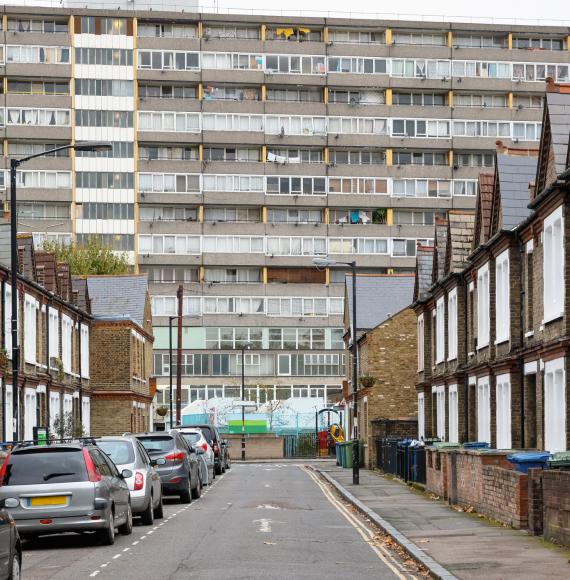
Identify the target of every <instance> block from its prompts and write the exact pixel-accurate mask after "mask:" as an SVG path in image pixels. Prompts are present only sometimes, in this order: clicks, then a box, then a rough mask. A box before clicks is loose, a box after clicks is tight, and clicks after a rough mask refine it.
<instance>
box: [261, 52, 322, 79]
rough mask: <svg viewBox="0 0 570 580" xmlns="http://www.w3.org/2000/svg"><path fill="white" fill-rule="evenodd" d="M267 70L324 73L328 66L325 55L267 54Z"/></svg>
mask: <svg viewBox="0 0 570 580" xmlns="http://www.w3.org/2000/svg"><path fill="white" fill-rule="evenodd" d="M265 70H266V72H269V73H272V74H303V75H324V74H326V72H327V67H326V64H325V57H324V56H302V55H299V54H267V55H266V56H265Z"/></svg>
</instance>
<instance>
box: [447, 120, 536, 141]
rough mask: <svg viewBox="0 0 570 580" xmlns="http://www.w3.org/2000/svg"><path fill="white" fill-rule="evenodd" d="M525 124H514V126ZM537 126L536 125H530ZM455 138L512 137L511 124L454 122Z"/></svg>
mask: <svg viewBox="0 0 570 580" xmlns="http://www.w3.org/2000/svg"><path fill="white" fill-rule="evenodd" d="M517 124H518V125H522V126H524V125H525V123H513V125H517ZM529 125H532V126H534V125H536V123H529ZM453 136H454V137H510V136H511V124H510V123H509V122H503V121H453Z"/></svg>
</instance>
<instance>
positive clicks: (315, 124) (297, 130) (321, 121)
mask: <svg viewBox="0 0 570 580" xmlns="http://www.w3.org/2000/svg"><path fill="white" fill-rule="evenodd" d="M260 118H261V117H260ZM265 133H266V134H268V135H283V136H285V135H307V136H310V135H325V134H326V117H301V116H298V115H296V116H288V115H287V116H285V115H266V117H265Z"/></svg>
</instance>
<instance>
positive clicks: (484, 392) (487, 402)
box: [477, 377, 491, 444]
mask: <svg viewBox="0 0 570 580" xmlns="http://www.w3.org/2000/svg"><path fill="white" fill-rule="evenodd" d="M477 441H484V442H486V443H489V444H490V443H491V390H490V386H489V377H484V378H480V379H478V381H477Z"/></svg>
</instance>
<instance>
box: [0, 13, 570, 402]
mask: <svg viewBox="0 0 570 580" xmlns="http://www.w3.org/2000/svg"><path fill="white" fill-rule="evenodd" d="M124 4H125V3H122V5H121V6H122V9H121V11H120V12H119V11H116V10H110V9H109V8H108V6H109V5H108V4H107V7H105V8H104V7H103V4H99V6H101V9H97V5H98V4H97V2H95V3H90V6H92V9H85V8H81V7H77V8H76V7H75V5H74V6H72V7H68V8H66V7H63V8H50V7H38V6H36V7H23V6H19V7H18V6H6V7H3V13H2V14H3V15H2V45H1V46H0V51H1V53H2V54H1V55H0V56H1V57H2V58H1V61H2V65H1V68H2V73H3V76H4V78H3V85H2V89H3V91H2V92H3V94H2V95H0V100H1V101H2V106H1V107H0V111H1V112H2V113H3V119H2V125H3V126H2V128H1V129H0V131H2V138H3V144H4V159H3V163H4V167H6V168H7V167H8V166H9V158H10V157H12V156H23V155H26V154H29V153H32V152H36V151H41V150H42V149H43V148H45V147H46V146H51V145H53V144H63V143H69V142H71V141H73V140H76V141H82V140H103V141H110V142H112V143H113V151H112V153H111V154H108V153H106V154H105V155H106V156H105V157H100V156H93V154H88V153H78V154H75V155H74V154H73V153H72V154H71V155H70V156H61V157H55V158H44V159H38V160H35V161H33V162H30V163H28V164H26V165H25V166H23V167H22V168H21V171H20V173H19V200H20V224H19V228H20V230H21V231H29V232H33V233H34V235H35V239H36V241H37V242H39V241H41V239H44V238H46V237H47V238H49V239H59V240H62V241H65V240H69V239H72V238H75V239H76V240H78V241H81V240H83V239H85V238H86V237H87V236H92V235H98V236H102V238H103V240H104V241H105V242H107V243H110V244H112V245H113V247H115V248H116V249H117V250H123V251H127V252H129V256H130V258H131V260H132V262H133V264H134V265H135V267H136V270H137V271H139V272H143V273H148V276H149V280H150V283H151V294H152V295H153V322H154V335H155V343H154V353H155V355H154V362H155V373H156V374H157V375H158V382H157V383H158V395H157V399H158V400H157V402H158V403H159V404H166V403H167V394H166V393H165V391H164V388H165V387H166V385H167V383H168V350H167V349H168V330H167V326H168V317H169V316H172V315H175V314H176V312H177V310H176V297H175V296H176V290H177V288H178V285H179V284H183V285H184V313H185V314H187V315H197V316H198V317H199V318H198V319H188V320H186V321H185V322H184V327H185V328H184V333H183V344H182V346H183V353H184V354H183V357H184V360H183V361H182V363H183V366H182V369H183V375H184V376H183V387H184V389H183V401H184V402H186V401H189V400H196V399H202V398H211V397H217V396H239V389H238V385H239V384H240V376H239V375H240V373H241V361H240V355H239V353H238V351H236V350H235V349H236V348H239V347H240V346H241V344H243V342H244V341H249V342H251V343H252V344H253V348H252V350H251V351H250V352H249V353H248V354H247V355H246V361H245V365H246V368H245V373H246V377H247V382H248V383H249V384H250V385H255V384H256V383H259V384H264V385H275V387H276V390H275V393H274V395H275V397H277V398H287V397H290V396H298V397H310V396H317V395H319V396H326V397H328V398H331V397H332V398H334V397H339V396H340V393H341V384H342V377H343V376H344V366H343V365H344V356H345V355H344V351H343V346H344V345H343V341H342V334H343V318H342V317H343V297H344V270H342V269H341V268H339V269H336V268H329V269H325V270H317V269H315V268H314V267H313V265H312V259H313V257H314V256H316V255H329V256H331V257H332V258H335V259H338V260H341V261H342V260H344V261H351V260H353V259H356V260H357V262H358V265H359V267H360V268H361V269H362V270H363V271H364V272H366V273H380V274H381V273H392V272H393V273H404V272H412V271H413V269H414V265H415V254H416V247H417V244H418V243H421V244H423V245H428V246H429V245H432V243H433V241H432V237H433V224H434V221H435V219H436V218H437V217H444V216H443V214H445V213H446V212H447V211H448V210H449V209H458V210H461V209H470V208H474V206H475V193H476V190H477V179H478V175H479V172H480V171H481V169H482V168H486V167H489V168H490V166H491V165H492V163H493V158H494V156H493V151H494V149H495V141H496V140H497V139H501V140H502V141H503V142H504V143H505V144H507V145H510V144H512V143H518V144H519V146H522V147H536V146H537V145H538V139H539V131H540V120H541V110H542V109H541V106H542V100H543V92H544V84H545V83H544V81H545V78H546V77H547V76H550V77H553V78H554V80H555V81H557V82H565V81H567V80H568V65H569V62H570V51H569V49H570V42H569V37H568V28H563V27H560V28H555V27H553V28H539V27H534V26H533V27H530V26H529V27H524V26H489V25H476V24H458V23H453V24H451V23H447V24H445V23H428V22H422V23H419V22H408V21H378V20H349V19H340V18H339V19H319V18H304V19H300V18H293V17H270V16H264V17H261V16H260V17H255V16H238V15H217V14H200V13H190V12H188V10H189V8H186V10H185V11H182V9H178V8H176V11H172V12H166V11H164V3H157V4H156V6H155V7H154V9H153V10H152V11H151V10H147V9H145V10H139V9H138V7H139V6H140V3H136V2H135V3H132V4H130V5H129V4H128V3H127V7H126V9H125V6H124ZM171 6H173V7H176V6H177V5H176V4H171ZM99 155H100V154H99ZM491 171H492V170H491ZM3 177H4V181H5V183H6V182H7V175H3ZM263 392H264V393H265V392H266V390H265V389H264V390H263ZM255 396H256V393H255V392H254V391H252V392H250V398H255Z"/></svg>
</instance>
